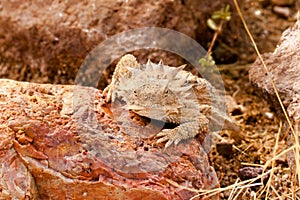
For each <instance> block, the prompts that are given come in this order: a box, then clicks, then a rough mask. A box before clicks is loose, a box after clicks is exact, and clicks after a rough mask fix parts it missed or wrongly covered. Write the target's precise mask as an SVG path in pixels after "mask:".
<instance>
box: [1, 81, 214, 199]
mask: <svg viewBox="0 0 300 200" xmlns="http://www.w3.org/2000/svg"><path fill="white" fill-rule="evenodd" d="M0 88H1V90H0V100H1V101H0V103H1V107H0V113H1V115H0V123H1V127H0V129H1V133H0V138H1V140H0V161H1V162H0V163H1V165H0V188H1V190H0V199H9V198H12V199H66V198H67V199H116V200H117V199H118V200H119V199H155V200H158V199H190V198H191V197H193V196H194V195H196V194H197V193H195V192H192V191H193V190H195V189H196V190H197V189H211V188H215V187H218V181H217V177H216V174H215V172H214V170H213V168H212V167H210V166H209V164H208V159H207V156H206V154H205V152H204V150H203V149H202V147H201V144H200V142H199V141H198V140H196V139H193V140H191V141H190V142H186V143H184V142H181V143H180V144H179V145H178V146H177V147H170V148H168V149H167V150H166V151H163V145H159V146H158V145H156V144H155V141H156V138H155V137H154V136H155V134H156V133H157V132H158V131H159V130H160V129H161V124H159V123H150V120H149V119H144V118H140V117H139V116H136V115H134V114H133V113H129V112H127V111H124V110H122V109H121V107H119V106H118V105H114V106H112V105H107V104H105V103H104V100H103V97H102V94H101V91H99V90H96V89H93V88H88V87H81V86H80V87H79V86H66V85H40V84H34V83H26V82H16V81H12V80H6V79H2V80H0ZM178 185H180V186H184V187H187V188H190V189H192V190H191V191H190V190H187V189H184V188H181V187H178ZM216 198H218V197H217V196H215V197H211V199H216ZM202 199H204V197H203V198H202Z"/></svg>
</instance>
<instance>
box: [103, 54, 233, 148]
mask: <svg viewBox="0 0 300 200" xmlns="http://www.w3.org/2000/svg"><path fill="white" fill-rule="evenodd" d="M184 67H185V65H183V66H180V67H177V68H176V67H170V66H167V65H164V64H163V63H162V62H159V63H158V64H155V63H152V62H150V61H148V62H147V64H139V63H138V62H137V61H136V58H135V57H134V56H133V55H131V54H127V55H125V56H123V57H122V58H121V60H120V61H119V63H118V64H117V66H116V69H115V71H114V74H113V77H112V82H111V83H110V85H108V86H107V87H106V88H105V89H104V93H106V94H107V95H106V100H107V101H108V102H109V101H112V102H114V101H115V100H116V99H121V100H123V101H125V103H126V105H125V106H124V108H125V109H128V110H132V111H133V112H135V113H136V114H138V115H140V116H144V117H148V118H151V119H156V120H162V121H164V122H167V123H174V124H178V126H177V127H175V128H173V129H163V130H162V131H161V132H159V133H158V134H157V137H159V139H158V140H157V143H162V142H166V144H165V148H168V147H169V146H170V145H171V144H173V143H174V144H175V145H177V144H178V143H179V142H180V141H182V140H185V139H189V138H193V137H195V136H196V135H197V134H199V133H207V132H208V131H209V122H210V121H217V120H218V119H221V120H224V119H225V120H227V121H228V120H230V119H229V117H228V116H227V115H223V114H221V115H220V114H219V115H218V116H217V117H213V115H212V114H213V113H216V112H215V111H213V109H212V98H211V95H212V94H213V92H214V88H213V86H211V84H210V83H209V82H208V81H206V80H205V79H203V78H199V77H197V76H194V75H193V74H191V73H190V72H187V71H185V70H183V68H184ZM217 113H218V112H217Z"/></svg>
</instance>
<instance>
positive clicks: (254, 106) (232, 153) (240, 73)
mask: <svg viewBox="0 0 300 200" xmlns="http://www.w3.org/2000/svg"><path fill="white" fill-rule="evenodd" d="M247 6H248V9H246V12H245V13H244V14H245V18H246V20H247V19H248V21H247V22H248V24H249V26H250V29H251V26H253V25H255V26H258V27H257V29H256V30H261V29H263V30H265V31H266V32H269V35H268V36H267V37H268V38H270V40H269V42H271V43H272V42H273V43H274V42H276V41H278V39H279V37H280V35H281V33H282V31H283V30H282V29H283V28H284V29H286V28H287V27H288V26H290V25H291V24H293V20H291V19H287V18H282V17H280V16H278V15H277V14H275V13H274V12H272V6H270V5H269V6H266V7H264V6H263V5H262V4H260V3H258V2H254V1H253V2H250V3H249V4H248V5H247ZM247 6H246V7H247ZM253 12H255V13H257V14H259V15H258V16H257V18H256V19H253V18H252V17H253ZM251 16H252V17H251ZM255 20H258V21H259V23H255V24H254V23H251V22H254V21H255ZM256 22H257V21H256ZM252 28H253V27H252ZM272 40H273V41H272ZM256 42H257V43H263V42H264V40H263V39H262V40H257V41H256ZM267 48H270V46H268V47H267ZM262 51H264V49H262ZM250 65H251V64H250ZM250 65H240V64H234V65H219V68H220V69H221V74H222V77H223V80H224V84H225V88H226V91H227V93H228V94H229V95H230V96H232V97H233V98H234V100H235V102H236V103H237V105H236V106H235V108H234V109H233V111H232V112H231V115H232V117H233V118H234V119H235V120H236V122H237V123H238V124H239V125H240V127H241V128H242V131H241V132H240V133H238V134H237V133H233V132H229V131H223V132H222V133H221V136H222V137H221V138H218V139H216V143H215V145H214V146H213V148H212V151H211V152H210V160H211V162H212V165H213V166H214V168H215V170H216V171H217V174H218V177H219V180H220V184H221V187H223V188H225V187H228V186H229V185H232V184H234V183H237V182H241V180H240V177H241V176H239V170H240V169H242V168H244V167H251V169H258V168H263V169H264V172H267V171H268V170H270V169H272V168H273V169H274V170H271V171H272V173H273V174H271V175H270V176H266V178H265V179H264V181H263V182H262V181H260V180H259V181H257V182H255V183H257V184H258V185H257V186H253V187H249V184H248V186H245V187H244V188H235V189H232V188H231V189H229V190H226V191H223V192H222V193H221V199H298V198H299V197H300V194H299V192H298V193H297V192H296V193H295V194H292V191H298V190H297V189H296V186H295V182H294V181H293V177H292V175H291V171H290V168H289V167H288V163H287V155H286V154H283V155H282V156H280V157H279V158H277V159H275V162H274V163H273V165H272V164H271V163H270V160H271V159H272V158H273V157H274V155H278V154H279V153H280V152H282V151H284V150H285V149H287V148H288V146H287V144H286V141H285V135H284V134H285V132H284V131H280V130H283V128H282V127H281V121H280V120H279V119H278V118H277V115H276V113H275V112H274V110H273V109H272V107H270V106H269V105H268V104H267V102H266V101H264V99H263V98H261V97H260V96H258V95H257V94H256V93H255V91H254V90H253V88H252V86H251V85H250V83H249V80H248V69H249V67H250ZM280 132H281V133H280ZM278 133H280V136H279V137H278V138H279V141H278V145H276V137H277V136H278ZM223 148H225V149H226V151H229V153H228V152H227V153H224V149H223ZM266 163H267V165H266ZM248 169H249V168H248ZM246 171H248V172H249V170H246ZM254 177H255V176H253V177H252V178H254ZM267 178H270V179H269V180H270V182H269V183H270V190H269V192H268V195H267V196H266V191H265V190H264V187H266V186H267V180H268V179H267Z"/></svg>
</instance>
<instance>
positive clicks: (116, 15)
mask: <svg viewBox="0 0 300 200" xmlns="http://www.w3.org/2000/svg"><path fill="white" fill-rule="evenodd" d="M227 3H229V4H231V8H232V11H233V17H232V20H231V21H230V22H229V23H228V24H226V26H225V28H224V29H225V30H224V34H221V35H220V37H219V38H220V41H222V42H220V43H221V44H220V45H221V46H220V48H218V49H219V50H216V51H215V53H216V54H218V55H216V58H219V59H221V60H224V59H227V58H230V57H239V56H240V57H247V52H248V51H249V49H250V46H251V45H250V41H249V40H248V39H247V38H248V37H247V35H246V34H245V31H243V27H242V26H241V23H240V21H239V17H238V16H237V14H236V13H235V11H234V9H233V7H234V6H233V5H232V1H231V0H222V1H191V0H184V1H183V0H159V1H157V0H155V1H154V0H151V1H142V0H130V1H108V0H92V1H84V2H83V1H80V0H73V1H49V0H47V1H39V0H33V1H27V2H24V1H21V0H16V1H2V2H0V24H1V26H0V64H1V70H0V77H1V78H10V79H14V80H19V81H33V82H39V83H62V84H67V83H68V84H70V83H71V84H72V83H73V82H74V79H75V76H76V72H77V69H78V67H79V66H80V64H81V63H82V61H83V59H84V58H85V57H86V56H87V54H88V53H89V52H90V51H91V50H92V49H93V48H94V47H95V46H96V45H98V44H99V43H100V42H102V41H103V40H105V39H106V38H108V37H111V36H112V35H115V34H117V33H121V32H123V31H126V30H129V29H134V28H139V27H149V26H155V27H165V28H169V29H173V30H176V31H179V32H181V33H184V34H187V35H188V36H190V37H192V38H196V39H197V41H199V42H200V43H201V44H202V45H203V46H204V48H207V47H208V44H209V42H210V41H211V38H212V35H213V31H211V30H209V28H208V27H207V24H206V20H207V19H208V18H209V17H210V16H211V15H212V13H213V12H214V11H216V10H219V9H220V8H222V7H224V6H225V5H226V4H227ZM251 12H252V11H251ZM255 21H256V22H257V19H255ZM255 29H257V28H255ZM258 35H262V34H261V32H259V33H258ZM245 41H246V42H245ZM218 45H219V43H218V44H217V46H218ZM222 45H223V46H222ZM224 45H225V47H224ZM237 46H239V47H240V48H242V49H243V52H239V51H238V50H235V47H237ZM264 46H266V44H264ZM149 52H150V53H149ZM218 52H219V53H218ZM135 55H138V56H139V60H141V58H145V59H148V58H151V59H152V60H153V58H155V57H157V55H159V57H160V58H162V57H163V58H164V60H165V64H168V65H173V66H177V65H179V64H181V63H178V57H175V56H174V55H173V56H166V55H170V54H166V53H165V52H164V53H162V52H159V53H158V52H157V51H156V52H151V51H147V52H142V53H141V52H139V53H136V54H135ZM120 56H121V55H120ZM248 57H249V56H248ZM174 58H176V59H174ZM230 60H231V61H232V62H234V60H236V58H233V59H231V58H230ZM153 61H155V62H158V61H159V60H153ZM227 62H228V61H227ZM103 86H105V85H102V87H103Z"/></svg>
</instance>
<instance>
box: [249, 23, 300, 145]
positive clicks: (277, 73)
mask: <svg viewBox="0 0 300 200" xmlns="http://www.w3.org/2000/svg"><path fill="white" fill-rule="evenodd" d="M263 58H264V61H265V63H266V65H267V68H268V70H269V72H270V73H269V74H267V73H266V70H265V69H264V67H263V65H262V63H261V62H260V60H257V61H256V62H255V63H254V64H253V66H252V67H251V69H250V71H249V74H250V81H251V82H252V84H253V85H254V86H255V88H256V89H257V91H258V92H259V93H260V94H261V95H262V96H263V97H264V98H266V99H267V100H268V102H270V104H271V105H273V107H274V108H275V109H276V111H278V114H279V116H280V117H281V118H282V119H283V120H284V121H286V118H285V117H284V115H283V111H282V109H281V106H280V104H279V101H278V99H277V97H276V94H275V92H274V89H273V87H272V84H271V79H273V80H274V83H275V85H276V88H277V89H278V93H279V96H280V98H281V100H282V102H283V105H284V107H285V108H286V110H287V113H288V116H289V117H290V119H291V121H292V123H293V124H294V125H298V124H299V122H300V79H299V77H300V20H299V19H298V21H297V23H296V24H295V25H294V26H293V27H292V28H290V29H288V30H286V31H285V32H284V33H283V34H282V37H281V41H280V43H279V46H278V47H277V49H276V50H275V51H274V52H273V53H267V54H264V55H263ZM299 133H300V131H299ZM288 141H289V142H290V143H291V145H292V143H293V141H294V139H293V136H292V135H291V134H290V138H289V140H288Z"/></svg>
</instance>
